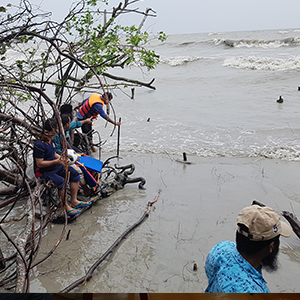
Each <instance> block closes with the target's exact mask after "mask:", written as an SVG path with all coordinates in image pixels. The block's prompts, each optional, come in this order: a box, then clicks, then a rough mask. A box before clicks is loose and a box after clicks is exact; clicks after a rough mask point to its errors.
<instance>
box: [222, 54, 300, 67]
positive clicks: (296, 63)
mask: <svg viewBox="0 0 300 300" xmlns="http://www.w3.org/2000/svg"><path fill="white" fill-rule="evenodd" d="M223 66H224V67H232V68H237V69H249V70H269V71H285V70H297V69H300V59H299V58H295V59H292V58H289V59H282V58H271V57H255V56H248V57H229V58H226V59H225V61H224V63H223Z"/></svg>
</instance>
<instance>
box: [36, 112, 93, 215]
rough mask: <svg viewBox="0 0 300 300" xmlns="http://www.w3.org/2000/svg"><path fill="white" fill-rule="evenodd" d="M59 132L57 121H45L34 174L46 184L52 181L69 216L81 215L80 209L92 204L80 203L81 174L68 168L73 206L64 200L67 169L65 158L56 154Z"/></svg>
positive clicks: (37, 149)
mask: <svg viewBox="0 0 300 300" xmlns="http://www.w3.org/2000/svg"><path fill="white" fill-rule="evenodd" d="M57 132H58V123H57V121H56V119H54V118H50V119H47V120H46V121H45V124H44V126H43V132H42V135H41V138H40V139H39V140H37V141H36V142H35V143H34V148H33V160H34V173H35V176H36V177H37V178H41V179H44V180H45V181H46V182H48V181H50V180H52V182H53V183H54V184H55V185H56V186H57V188H58V192H59V196H60V200H61V202H62V203H63V204H64V206H65V209H66V211H67V215H68V216H75V215H77V214H79V213H81V210H80V208H82V207H86V206H90V205H91V204H92V203H91V202H83V201H78V199H77V192H78V188H79V181H80V176H79V173H78V172H77V171H76V170H74V169H73V168H72V167H70V166H68V168H67V171H68V173H69V183H70V192H71V205H69V203H68V201H67V197H65V199H64V198H63V197H64V195H63V193H62V190H63V186H64V181H65V177H66V168H65V166H64V160H63V158H62V157H61V156H60V155H59V154H57V153H56V152H55V148H54V144H53V136H54V135H56V134H57Z"/></svg>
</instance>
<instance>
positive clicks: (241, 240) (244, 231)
mask: <svg viewBox="0 0 300 300" xmlns="http://www.w3.org/2000/svg"><path fill="white" fill-rule="evenodd" d="M237 226H238V229H237V232H236V244H237V249H238V251H239V252H240V253H241V254H244V255H247V256H250V257H251V256H260V257H261V265H262V266H263V267H264V268H265V269H266V270H267V271H275V270H276V269H277V255H278V251H279V244H280V241H279V237H280V235H282V236H285V237H289V236H290V235H291V234H292V231H291V228H290V226H289V225H288V224H287V223H285V222H282V221H280V219H279V216H278V214H276V213H275V212H274V210H273V209H272V208H270V207H267V206H259V205H251V206H247V207H245V208H244V209H242V211H241V212H240V213H239V215H238V218H237Z"/></svg>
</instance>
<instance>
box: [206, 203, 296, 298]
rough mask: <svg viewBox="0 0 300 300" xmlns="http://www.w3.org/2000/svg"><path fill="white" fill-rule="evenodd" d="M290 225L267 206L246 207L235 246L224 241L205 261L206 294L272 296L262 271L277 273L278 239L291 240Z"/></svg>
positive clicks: (241, 216) (238, 224)
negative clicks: (264, 294)
mask: <svg viewBox="0 0 300 300" xmlns="http://www.w3.org/2000/svg"><path fill="white" fill-rule="evenodd" d="M291 234H292V230H291V228H290V226H289V225H288V224H287V223H285V222H282V221H280V220H279V216H278V215H277V214H276V213H275V212H274V210H273V209H272V208H270V207H267V206H263V207H262V206H259V205H251V206H248V207H245V208H244V209H243V210H242V211H241V212H240V213H239V215H238V218H237V231H236V244H235V243H233V242H230V241H223V242H220V243H218V244H217V245H215V246H214V247H213V248H212V250H211V251H210V252H209V254H208V256H207V259H206V262H205V272H206V275H207V277H208V287H207V288H206V290H205V292H206V293H269V292H270V290H269V288H268V287H267V283H266V281H265V280H264V278H263V276H262V272H261V270H262V268H264V269H265V270H267V271H268V270H269V271H276V269H277V264H276V262H277V261H276V259H277V255H278V251H279V243H280V241H279V237H280V236H285V237H289V236H290V235H291Z"/></svg>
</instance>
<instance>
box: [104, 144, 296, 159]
mask: <svg viewBox="0 0 300 300" xmlns="http://www.w3.org/2000/svg"><path fill="white" fill-rule="evenodd" d="M149 146H150V144H149V143H148V144H141V143H133V144H131V145H122V151H124V152H127V153H130V152H132V153H143V154H166V153H167V154H169V155H173V156H179V157H181V156H182V153H183V152H185V153H187V155H188V156H191V155H195V156H198V157H207V158H214V157H228V158H230V157H236V158H247V157H248V158H267V159H279V160H283V161H300V149H295V148H293V147H284V146H278V147H262V148H254V149H251V148H249V149H229V148H222V147H220V148H219V147H209V146H207V147H199V148H198V149H195V148H194V149H192V148H188V151H187V150H186V149H185V148H180V149H179V148H178V147H177V148H176V149H175V148H172V147H167V148H166V147H164V146H162V145H160V146H159V145H157V147H156V148H153V147H149ZM105 151H106V152H110V153H114V152H116V150H115V147H112V148H110V149H109V145H106V149H105Z"/></svg>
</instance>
